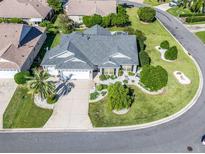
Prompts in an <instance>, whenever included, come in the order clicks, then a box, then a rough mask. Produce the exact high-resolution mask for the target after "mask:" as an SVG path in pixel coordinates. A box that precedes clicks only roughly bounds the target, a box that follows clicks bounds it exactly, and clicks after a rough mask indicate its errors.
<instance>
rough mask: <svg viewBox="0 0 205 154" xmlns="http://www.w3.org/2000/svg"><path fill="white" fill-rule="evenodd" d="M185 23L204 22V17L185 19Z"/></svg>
mask: <svg viewBox="0 0 205 154" xmlns="http://www.w3.org/2000/svg"><path fill="white" fill-rule="evenodd" d="M185 21H186V22H187V23H192V22H200V21H205V16H196V17H195V16H193V17H187V18H186V19H185Z"/></svg>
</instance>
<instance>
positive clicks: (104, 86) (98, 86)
mask: <svg viewBox="0 0 205 154" xmlns="http://www.w3.org/2000/svg"><path fill="white" fill-rule="evenodd" d="M107 87H108V86H107V85H106V84H99V85H97V86H96V90H97V91H102V90H103V89H107Z"/></svg>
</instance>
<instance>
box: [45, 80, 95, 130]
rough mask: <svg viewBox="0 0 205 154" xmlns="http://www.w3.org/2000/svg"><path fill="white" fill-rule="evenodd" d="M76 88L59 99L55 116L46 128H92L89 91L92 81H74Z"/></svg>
mask: <svg viewBox="0 0 205 154" xmlns="http://www.w3.org/2000/svg"><path fill="white" fill-rule="evenodd" d="M72 82H73V83H74V86H75V87H74V88H73V89H72V90H71V92H70V93H69V94H68V95H66V96H63V97H62V98H60V99H59V101H58V102H57V104H56V105H55V107H54V111H53V114H52V116H51V118H50V119H49V120H48V122H47V123H46V124H45V126H44V128H65V129H75V128H80V129H88V128H91V127H92V124H91V121H90V119H89V117H88V105H89V102H88V101H89V91H90V89H91V87H92V81H89V80H76V81H72Z"/></svg>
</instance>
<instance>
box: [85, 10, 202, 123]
mask: <svg viewBox="0 0 205 154" xmlns="http://www.w3.org/2000/svg"><path fill="white" fill-rule="evenodd" d="M128 14H129V16H130V20H131V21H132V27H133V28H134V29H136V28H137V29H139V30H142V31H143V32H144V33H145V35H146V37H147V41H146V44H147V48H146V51H147V53H148V54H149V56H150V57H151V59H152V65H161V66H162V67H163V68H165V69H166V70H167V71H168V77H169V80H168V85H167V87H166V88H165V90H166V92H165V93H164V94H162V95H157V96H150V95H148V94H145V93H143V92H141V91H140V89H138V88H137V87H133V86H132V88H133V89H134V90H135V95H136V98H135V102H134V103H133V105H132V107H131V110H130V112H129V113H128V114H126V115H121V116H118V115H115V114H114V113H112V112H111V111H110V110H109V109H108V103H107V98H105V99H104V100H102V101H99V102H97V103H90V109H89V115H90V118H91V121H92V123H93V126H95V127H110V126H123V125H134V124H143V123H147V122H151V121H155V120H159V119H162V118H165V117H167V116H170V115H172V114H174V113H176V112H178V111H179V110H181V109H182V108H183V107H185V106H186V105H187V104H188V103H189V101H190V100H191V99H192V98H193V97H194V95H195V93H196V91H197V89H198V86H199V75H198V72H197V68H196V66H195V64H194V62H193V61H192V60H191V59H190V58H189V57H188V56H187V55H186V54H185V53H184V51H183V49H182V48H181V46H180V45H179V44H178V43H177V42H176V41H175V40H174V38H172V36H170V34H169V33H168V32H167V31H166V30H165V29H164V28H163V26H162V25H161V24H160V23H159V22H158V21H155V22H154V23H151V24H142V23H140V22H139V20H138V17H137V9H136V8H132V9H128ZM111 29H112V30H122V29H123V28H116V27H114V28H111ZM163 40H168V41H169V43H170V45H171V46H173V45H176V46H177V48H178V50H179V52H178V59H177V60H176V62H174V63H168V62H166V61H163V60H161V59H160V53H159V52H158V51H157V50H156V49H155V46H158V45H159V44H160V43H161V42H162V41H163ZM175 70H180V71H182V72H183V73H185V74H186V75H187V76H188V77H189V78H190V79H191V80H192V83H191V84H190V85H188V86H183V85H181V84H179V83H178V81H177V80H176V79H175V77H174V76H173V72H174V71H175Z"/></svg>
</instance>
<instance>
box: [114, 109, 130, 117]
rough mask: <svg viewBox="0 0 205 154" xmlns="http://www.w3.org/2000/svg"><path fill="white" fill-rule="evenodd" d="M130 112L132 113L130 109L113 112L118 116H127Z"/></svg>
mask: <svg viewBox="0 0 205 154" xmlns="http://www.w3.org/2000/svg"><path fill="white" fill-rule="evenodd" d="M129 111H130V108H128V109H122V110H119V111H117V110H112V112H113V113H115V114H118V115H123V114H126V113H128V112H129Z"/></svg>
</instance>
